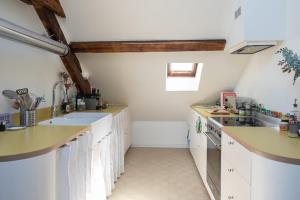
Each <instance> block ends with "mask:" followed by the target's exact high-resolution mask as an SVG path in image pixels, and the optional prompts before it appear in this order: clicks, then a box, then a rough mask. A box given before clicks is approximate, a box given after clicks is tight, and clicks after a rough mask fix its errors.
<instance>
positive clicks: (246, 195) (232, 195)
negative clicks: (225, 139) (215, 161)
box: [221, 158, 251, 200]
mask: <svg viewBox="0 0 300 200" xmlns="http://www.w3.org/2000/svg"><path fill="white" fill-rule="evenodd" d="M250 189H251V188H250V185H249V184H248V183H247V182H246V181H245V179H244V178H243V177H242V176H241V175H240V174H239V173H238V171H237V170H236V168H235V167H234V166H232V165H231V164H230V163H229V162H227V160H226V159H224V158H222V166H221V200H231V199H237V200H250V199H251V198H250V192H251V191H250Z"/></svg>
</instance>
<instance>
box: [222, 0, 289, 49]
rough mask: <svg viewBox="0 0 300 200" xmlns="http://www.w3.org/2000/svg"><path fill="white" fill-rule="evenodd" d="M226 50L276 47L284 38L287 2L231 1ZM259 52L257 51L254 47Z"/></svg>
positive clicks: (267, 0)
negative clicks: (249, 47)
mask: <svg viewBox="0 0 300 200" xmlns="http://www.w3.org/2000/svg"><path fill="white" fill-rule="evenodd" d="M229 2H230V4H229V7H230V8H229V9H228V18H227V21H226V23H227V26H226V27H227V46H226V49H227V50H228V51H229V52H230V53H232V52H234V51H235V50H238V49H240V48H241V47H245V46H251V45H252V46H253V45H274V44H276V43H277V42H279V41H283V40H284V38H285V24H286V20H285V19H286V1H285V0H276V1H274V0H229ZM255 48H258V47H255Z"/></svg>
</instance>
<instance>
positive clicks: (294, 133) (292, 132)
mask: <svg viewBox="0 0 300 200" xmlns="http://www.w3.org/2000/svg"><path fill="white" fill-rule="evenodd" d="M298 134H299V124H290V125H289V131H288V136H289V137H299V135H298Z"/></svg>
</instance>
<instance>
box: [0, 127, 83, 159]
mask: <svg viewBox="0 0 300 200" xmlns="http://www.w3.org/2000/svg"><path fill="white" fill-rule="evenodd" d="M87 128H88V127H87V126H40V125H37V126H35V127H28V128H26V129H23V130H19V131H5V132H1V133H0V162H4V161H12V160H19V159H24V158H30V157H34V156H39V155H42V154H45V153H48V152H50V151H52V150H54V149H57V148H59V147H60V146H62V145H64V144H66V143H67V142H69V141H71V140H72V139H74V138H76V137H78V136H79V135H80V134H83V133H84V131H85V130H86V129H87Z"/></svg>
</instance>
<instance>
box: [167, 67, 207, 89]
mask: <svg viewBox="0 0 300 200" xmlns="http://www.w3.org/2000/svg"><path fill="white" fill-rule="evenodd" d="M202 69H203V64H202V63H169V64H167V75H166V90H167V91H198V90H199V84H200V79H201V73H202Z"/></svg>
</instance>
